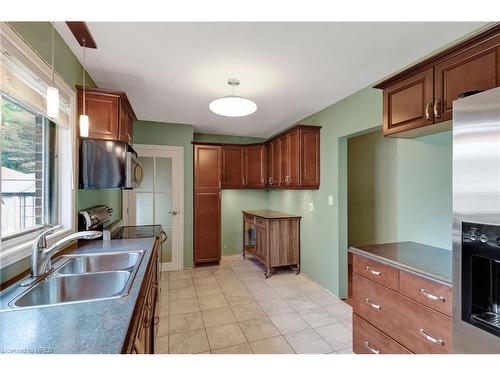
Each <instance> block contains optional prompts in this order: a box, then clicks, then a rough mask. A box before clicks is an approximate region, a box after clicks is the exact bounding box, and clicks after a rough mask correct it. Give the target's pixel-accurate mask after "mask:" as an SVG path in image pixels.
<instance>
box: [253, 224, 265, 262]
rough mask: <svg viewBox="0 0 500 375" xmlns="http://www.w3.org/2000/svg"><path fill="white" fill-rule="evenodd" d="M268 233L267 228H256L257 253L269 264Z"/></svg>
mask: <svg viewBox="0 0 500 375" xmlns="http://www.w3.org/2000/svg"><path fill="white" fill-rule="evenodd" d="M266 234H267V231H266V229H265V228H261V227H258V226H256V227H255V252H256V253H257V255H258V256H259V257H260V258H262V260H263V261H264V262H267V235H266Z"/></svg>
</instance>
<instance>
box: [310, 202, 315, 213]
mask: <svg viewBox="0 0 500 375" xmlns="http://www.w3.org/2000/svg"><path fill="white" fill-rule="evenodd" d="M309 212H314V203H313V202H310V203H309Z"/></svg>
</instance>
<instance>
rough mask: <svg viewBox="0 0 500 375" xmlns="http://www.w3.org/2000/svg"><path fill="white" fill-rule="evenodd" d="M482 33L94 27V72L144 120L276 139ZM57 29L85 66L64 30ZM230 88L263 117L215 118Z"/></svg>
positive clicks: (433, 28) (400, 27) (368, 26)
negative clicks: (231, 82)
mask: <svg viewBox="0 0 500 375" xmlns="http://www.w3.org/2000/svg"><path fill="white" fill-rule="evenodd" d="M482 25H483V24H482V23H477V22H476V23H455V22H446V23H382V22H380V23H373V22H369V23H366V22H365V23H360V22H352V23H341V22H332V23H278V22H273V23H215V22H214V23H180V22H179V23H172V22H164V23H145V22H140V23H139V22H138V23H134V22H89V23H88V27H89V29H90V31H91V33H92V35H93V36H94V39H95V41H96V43H97V46H98V49H97V50H87V64H86V65H87V69H88V71H89V73H90V75H91V76H92V78H93V79H94V81H95V82H96V84H97V85H98V86H100V87H107V88H114V89H119V90H123V91H126V92H127V95H128V97H129V99H130V101H131V103H132V106H133V107H134V110H135V112H136V114H137V116H138V118H139V119H141V120H151V121H160V122H173V123H185V124H192V125H194V127H195V129H196V131H199V132H206V133H217V134H237V135H249V136H269V135H271V134H274V133H275V132H277V131H279V130H281V129H283V128H285V127H287V126H289V125H292V124H293V123H296V122H297V121H300V120H301V119H303V118H304V117H307V116H309V115H311V114H313V113H315V112H317V111H319V110H321V109H323V108H325V107H327V106H329V105H331V104H333V103H335V102H337V101H339V100H341V99H343V98H345V97H346V96H349V95H350V94H352V93H354V92H356V91H357V90H359V89H361V88H364V87H366V86H368V85H370V84H373V83H374V82H376V81H379V80H381V79H382V78H383V77H386V76H388V75H391V74H392V73H394V72H395V71H398V70H400V69H402V68H403V67H405V66H407V65H410V64H412V63H413V62H415V61H417V60H420V59H422V58H423V57H425V56H426V55H428V54H430V53H432V52H433V51H435V50H436V49H439V48H441V47H442V46H443V45H445V44H447V43H450V42H452V41H453V40H455V39H457V38H460V37H461V36H463V35H465V34H467V33H470V32H471V31H473V30H475V29H477V28H479V27H481V26H482ZM56 29H57V31H58V32H59V33H60V34H61V36H62V37H63V38H64V40H65V41H66V43H67V44H68V45H69V46H70V48H71V49H72V50H73V52H74V53H75V54H76V56H77V57H78V58H79V60H80V61H82V49H81V47H80V46H79V45H78V44H77V42H76V40H75V39H74V37H73V35H72V34H71V33H70V31H69V29H68V28H67V26H66V24H65V23H63V22H60V23H56ZM228 78H238V79H239V80H240V82H241V84H240V86H239V88H237V89H236V94H237V95H241V96H244V97H248V98H250V99H252V100H253V101H255V102H256V103H257V106H258V109H257V112H255V113H254V114H252V115H250V116H246V117H240V118H226V117H222V116H219V115H216V114H214V113H212V112H210V110H209V109H208V104H209V103H210V101H212V100H213V99H215V98H218V97H221V96H224V95H228V94H229V93H230V90H229V87H228V86H227V83H226V82H227V79H228Z"/></svg>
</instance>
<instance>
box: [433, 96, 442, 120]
mask: <svg viewBox="0 0 500 375" xmlns="http://www.w3.org/2000/svg"><path fill="white" fill-rule="evenodd" d="M434 118H441V99H436V100H435V101H434Z"/></svg>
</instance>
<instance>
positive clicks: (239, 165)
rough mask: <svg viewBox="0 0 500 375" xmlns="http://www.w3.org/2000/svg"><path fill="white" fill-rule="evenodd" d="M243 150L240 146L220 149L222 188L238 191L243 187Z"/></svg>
mask: <svg viewBox="0 0 500 375" xmlns="http://www.w3.org/2000/svg"><path fill="white" fill-rule="evenodd" d="M244 156H245V149H244V148H243V147H240V146H223V147H222V187H223V188H226V189H238V188H242V187H244V186H245V183H246V181H245V174H244V164H245V163H244Z"/></svg>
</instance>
